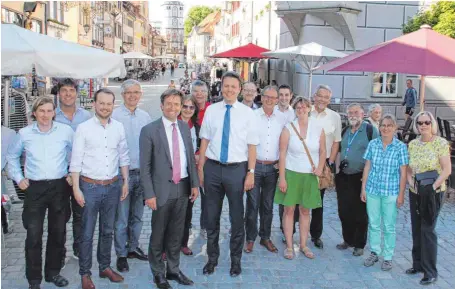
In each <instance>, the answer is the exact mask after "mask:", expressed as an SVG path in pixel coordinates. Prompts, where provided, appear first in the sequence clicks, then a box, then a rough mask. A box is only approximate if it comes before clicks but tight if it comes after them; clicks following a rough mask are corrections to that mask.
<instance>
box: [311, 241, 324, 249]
mask: <svg viewBox="0 0 455 289" xmlns="http://www.w3.org/2000/svg"><path fill="white" fill-rule="evenodd" d="M311 241H313V243H314V246H316V248H319V249H324V243H322V240H321V239H312V240H311Z"/></svg>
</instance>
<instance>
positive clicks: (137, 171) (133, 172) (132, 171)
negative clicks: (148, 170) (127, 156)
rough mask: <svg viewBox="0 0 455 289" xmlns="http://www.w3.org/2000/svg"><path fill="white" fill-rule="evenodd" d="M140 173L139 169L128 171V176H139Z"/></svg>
mask: <svg viewBox="0 0 455 289" xmlns="http://www.w3.org/2000/svg"><path fill="white" fill-rule="evenodd" d="M140 172H141V171H140V170H139V169H132V170H130V174H139V173H140Z"/></svg>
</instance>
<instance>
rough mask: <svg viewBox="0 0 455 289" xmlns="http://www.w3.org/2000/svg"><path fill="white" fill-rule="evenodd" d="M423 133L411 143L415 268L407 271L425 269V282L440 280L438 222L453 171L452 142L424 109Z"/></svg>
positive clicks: (417, 127) (418, 123)
mask: <svg viewBox="0 0 455 289" xmlns="http://www.w3.org/2000/svg"><path fill="white" fill-rule="evenodd" d="M414 132H415V133H416V134H418V135H420V136H419V137H418V138H417V139H414V140H412V141H411V142H410V143H409V167H408V175H407V176H408V184H409V206H410V211H411V226H412V268H410V269H408V270H406V274H417V273H420V272H422V273H423V278H422V279H421V280H420V284H421V285H428V284H431V283H434V282H436V280H437V278H438V270H437V268H436V262H437V255H438V236H437V235H436V231H435V228H436V223H437V221H438V216H439V212H440V211H441V208H442V203H443V198H444V192H445V191H446V190H447V185H446V180H447V178H448V177H449V176H450V174H451V171H452V164H451V161H450V148H449V144H448V142H447V141H446V140H445V139H444V138H442V137H439V136H438V135H437V134H438V125H437V123H436V120H435V119H434V116H433V115H432V114H431V113H430V112H428V111H422V112H420V113H419V114H417V115H416V117H415V119H414Z"/></svg>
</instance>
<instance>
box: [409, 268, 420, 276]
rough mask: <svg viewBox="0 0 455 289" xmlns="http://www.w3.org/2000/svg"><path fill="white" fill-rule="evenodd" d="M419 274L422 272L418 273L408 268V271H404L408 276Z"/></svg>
mask: <svg viewBox="0 0 455 289" xmlns="http://www.w3.org/2000/svg"><path fill="white" fill-rule="evenodd" d="M420 272H422V271H419V270H417V269H414V268H409V269H408V270H406V272H405V273H406V274H408V275H415V274H417V273H420Z"/></svg>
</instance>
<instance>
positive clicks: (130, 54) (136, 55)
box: [122, 51, 154, 59]
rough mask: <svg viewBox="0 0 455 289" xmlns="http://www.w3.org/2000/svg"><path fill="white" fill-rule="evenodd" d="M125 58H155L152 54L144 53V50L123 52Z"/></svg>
mask: <svg viewBox="0 0 455 289" xmlns="http://www.w3.org/2000/svg"><path fill="white" fill-rule="evenodd" d="M122 56H123V58H124V59H154V58H153V57H151V56H150V55H147V54H144V53H142V52H137V51H131V52H128V53H125V54H122Z"/></svg>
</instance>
